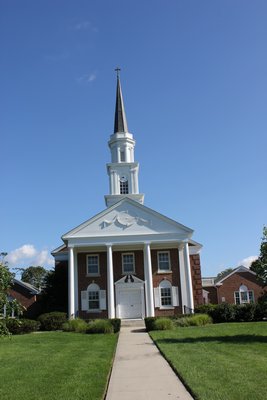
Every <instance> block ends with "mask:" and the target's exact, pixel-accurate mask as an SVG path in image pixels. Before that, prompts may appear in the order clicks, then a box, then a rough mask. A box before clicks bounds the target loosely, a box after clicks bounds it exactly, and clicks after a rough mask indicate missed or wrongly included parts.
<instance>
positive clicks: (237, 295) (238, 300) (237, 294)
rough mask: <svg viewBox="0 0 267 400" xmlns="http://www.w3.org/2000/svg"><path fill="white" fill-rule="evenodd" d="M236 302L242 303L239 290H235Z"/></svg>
mask: <svg viewBox="0 0 267 400" xmlns="http://www.w3.org/2000/svg"><path fill="white" fill-rule="evenodd" d="M235 304H240V296H239V292H235Z"/></svg>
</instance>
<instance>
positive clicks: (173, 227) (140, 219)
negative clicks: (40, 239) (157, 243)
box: [62, 198, 193, 240]
mask: <svg viewBox="0 0 267 400" xmlns="http://www.w3.org/2000/svg"><path fill="white" fill-rule="evenodd" d="M192 233H193V230H192V229H190V228H187V227H186V226H184V225H182V224H179V223H178V222H176V221H174V220H172V219H170V218H167V217H165V216H164V215H162V214H160V213H158V212H156V211H154V210H152V209H150V208H148V207H146V206H144V205H142V204H139V203H137V202H136V201H134V200H131V199H129V198H124V199H123V200H121V201H119V202H118V203H116V204H114V205H113V206H111V207H109V208H107V209H105V210H104V211H102V212H101V213H99V214H97V215H96V216H94V217H93V218H91V219H89V220H87V221H86V222H84V223H83V224H81V225H79V226H78V227H76V228H74V229H72V230H71V231H69V232H68V233H66V234H65V235H63V236H62V239H63V240H68V239H74V238H77V239H78V238H90V237H92V238H93V237H94V238H96V237H110V236H111V237H114V236H135V235H142V236H143V235H155V234H156V235H157V234H159V235H160V234H174V235H176V236H177V238H179V239H185V238H190V237H191V236H192Z"/></svg>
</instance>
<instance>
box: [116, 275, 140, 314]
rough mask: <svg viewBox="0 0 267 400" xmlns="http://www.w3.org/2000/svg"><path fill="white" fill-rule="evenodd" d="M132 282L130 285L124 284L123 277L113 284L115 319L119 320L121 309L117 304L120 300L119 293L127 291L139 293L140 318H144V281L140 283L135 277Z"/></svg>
mask: <svg viewBox="0 0 267 400" xmlns="http://www.w3.org/2000/svg"><path fill="white" fill-rule="evenodd" d="M133 279H134V282H131V283H128V282H127V283H125V277H123V278H122V279H120V280H119V281H117V282H116V283H115V297H116V299H115V301H116V307H115V310H116V318H121V309H120V303H119V298H120V292H121V291H122V290H123V291H127V290H129V291H130V290H138V291H139V292H140V297H141V318H142V319H144V318H145V293H144V292H145V290H144V281H142V280H141V279H139V278H136V277H135V276H134V277H133Z"/></svg>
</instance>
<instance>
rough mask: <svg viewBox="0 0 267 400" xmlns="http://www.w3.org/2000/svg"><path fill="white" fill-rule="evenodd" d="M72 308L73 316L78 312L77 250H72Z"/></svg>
mask: <svg viewBox="0 0 267 400" xmlns="http://www.w3.org/2000/svg"><path fill="white" fill-rule="evenodd" d="M74 310H75V316H76V317H77V316H78V315H79V314H78V313H79V293H78V257H77V250H76V251H74Z"/></svg>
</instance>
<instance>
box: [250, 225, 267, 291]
mask: <svg viewBox="0 0 267 400" xmlns="http://www.w3.org/2000/svg"><path fill="white" fill-rule="evenodd" d="M250 269H251V271H253V272H255V273H256V274H257V276H258V278H259V279H260V280H261V281H263V284H264V285H267V226H264V227H263V236H262V239H261V247H260V255H259V258H258V259H257V260H256V261H253V263H252V264H251V267H250Z"/></svg>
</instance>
